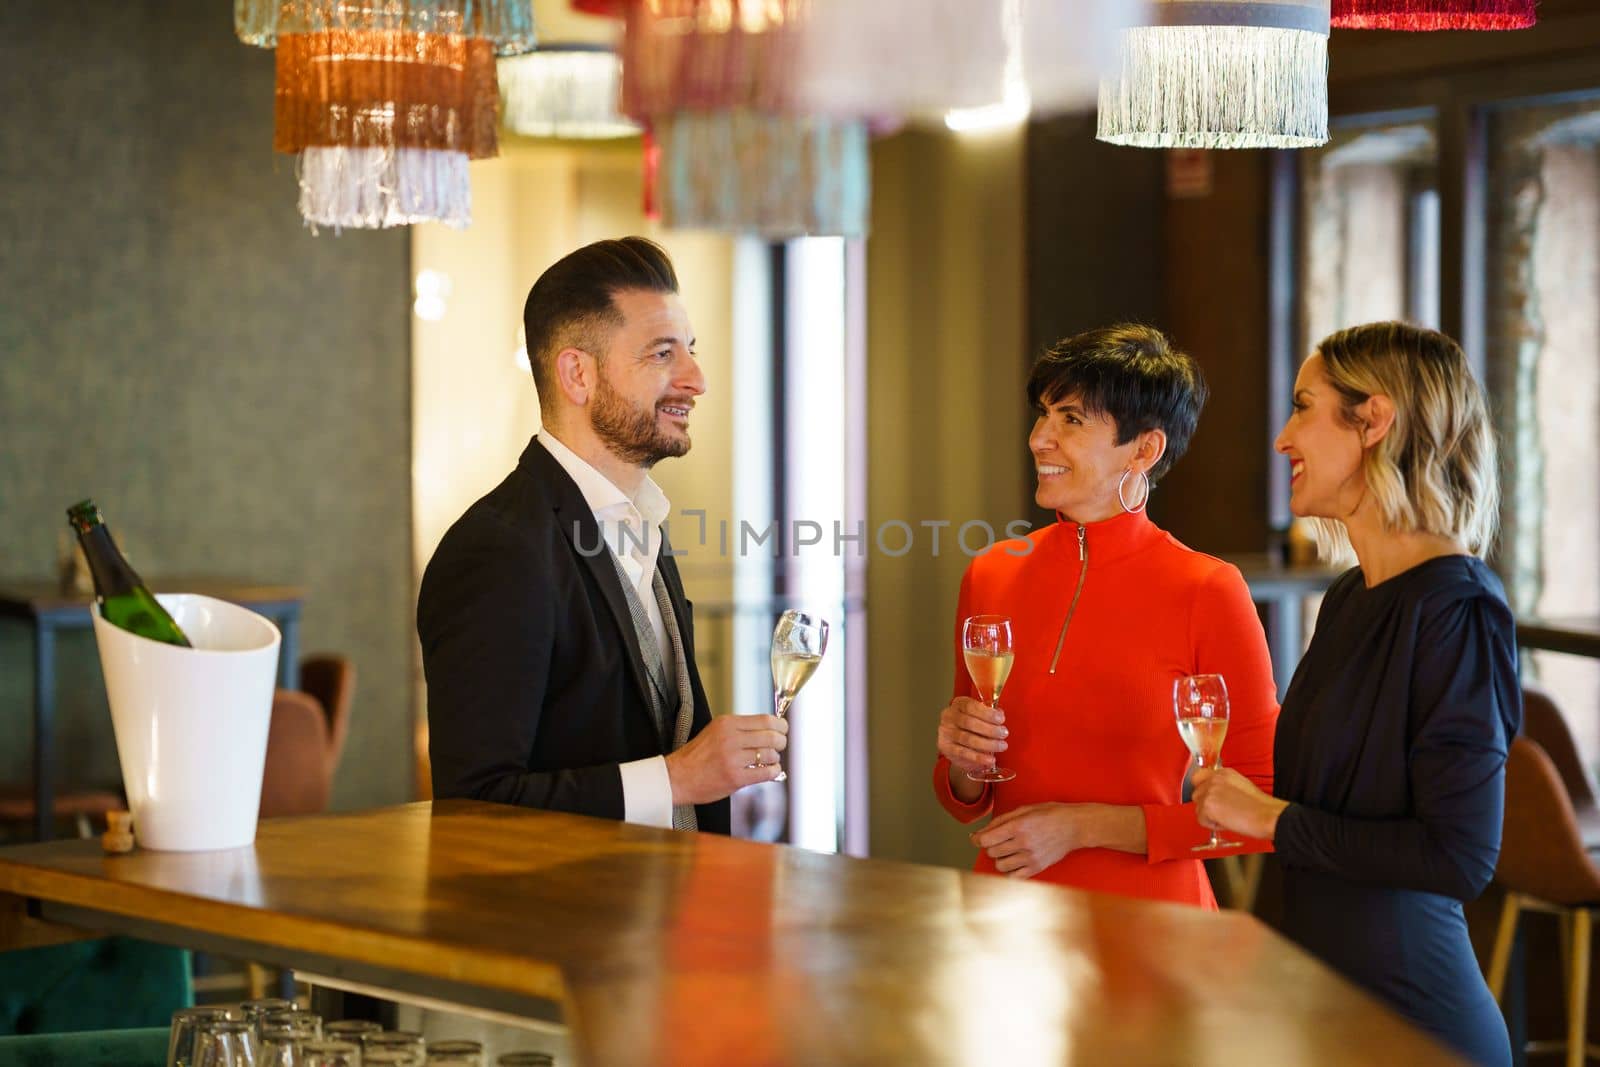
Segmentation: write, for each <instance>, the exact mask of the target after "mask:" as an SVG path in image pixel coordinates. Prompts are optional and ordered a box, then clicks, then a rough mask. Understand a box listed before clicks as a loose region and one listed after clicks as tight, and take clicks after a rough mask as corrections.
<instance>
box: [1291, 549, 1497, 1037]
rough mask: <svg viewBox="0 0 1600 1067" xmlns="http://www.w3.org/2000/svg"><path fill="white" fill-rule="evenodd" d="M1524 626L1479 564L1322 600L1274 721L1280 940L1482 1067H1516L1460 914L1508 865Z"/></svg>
mask: <svg viewBox="0 0 1600 1067" xmlns="http://www.w3.org/2000/svg"><path fill="white" fill-rule="evenodd" d="M1515 633H1516V631H1515V625H1514V623H1513V620H1512V616H1511V611H1510V609H1509V608H1508V607H1507V605H1506V600H1505V592H1504V590H1503V588H1502V587H1501V584H1500V580H1499V579H1498V578H1497V577H1495V575H1494V573H1493V572H1492V571H1491V570H1489V568H1488V567H1487V566H1485V565H1484V564H1483V563H1482V561H1480V560H1477V559H1474V558H1472V557H1469V556H1443V557H1439V558H1436V559H1432V560H1428V561H1427V562H1425V563H1422V564H1420V565H1418V566H1416V567H1413V568H1412V569H1410V570H1408V571H1405V572H1403V573H1401V574H1398V575H1396V576H1395V577H1393V578H1390V579H1389V580H1387V581H1384V582H1380V583H1379V584H1378V585H1376V586H1374V587H1373V588H1371V589H1368V588H1367V587H1366V584H1365V580H1364V578H1363V576H1362V573H1361V570H1360V568H1356V569H1354V570H1351V571H1348V572H1346V573H1345V574H1343V575H1341V576H1340V577H1339V578H1338V580H1337V581H1335V582H1334V584H1333V585H1332V587H1331V588H1330V589H1329V590H1328V594H1327V596H1326V598H1325V599H1324V600H1323V604H1322V610H1321V612H1320V613H1319V615H1318V617H1317V628H1316V633H1315V635H1314V636H1313V638H1312V641H1311V647H1310V648H1309V649H1308V650H1307V652H1306V656H1305V658H1304V659H1303V660H1302V661H1301V663H1300V666H1299V669H1297V670H1296V671H1295V674H1294V680H1293V681H1292V682H1291V683H1290V685H1289V691H1288V694H1287V695H1286V696H1285V697H1284V702H1283V710H1282V712H1281V714H1280V715H1279V718H1278V734H1277V740H1276V743H1275V745H1274V750H1273V756H1274V773H1275V776H1276V777H1275V783H1274V792H1276V794H1277V795H1278V796H1279V797H1281V798H1283V799H1285V800H1288V801H1290V802H1291V803H1290V806H1289V807H1288V808H1287V809H1285V811H1284V812H1283V814H1282V815H1281V816H1279V819H1278V827H1277V834H1276V841H1275V847H1276V850H1277V854H1278V858H1279V862H1280V863H1281V864H1282V865H1283V868H1284V872H1285V874H1284V877H1285V883H1284V894H1285V900H1284V907H1285V919H1284V932H1285V933H1286V934H1287V935H1288V936H1289V937H1291V938H1293V939H1294V940H1295V941H1297V942H1299V943H1300V944H1301V945H1302V946H1304V947H1305V948H1306V949H1307V950H1308V951H1310V952H1312V953H1313V954H1314V955H1316V956H1318V957H1320V958H1321V959H1323V960H1324V961H1326V962H1327V963H1329V964H1330V965H1332V966H1333V967H1334V968H1335V969H1336V970H1338V971H1340V972H1342V973H1343V974H1345V975H1346V976H1347V977H1349V978H1350V979H1351V980H1353V981H1355V982H1356V983H1357V984H1359V985H1362V986H1364V987H1366V988H1367V989H1368V990H1370V991H1372V992H1373V993H1375V994H1377V995H1378V996H1379V997H1380V998H1382V999H1383V1000H1385V1001H1387V1002H1388V1003H1389V1004H1390V1005H1392V1006H1393V1007H1394V1008H1395V1009H1396V1010H1398V1011H1399V1012H1401V1013H1402V1014H1403V1015H1406V1016H1407V1017H1409V1018H1410V1019H1412V1020H1413V1021H1414V1022H1416V1023H1417V1024H1418V1025H1419V1026H1422V1027H1423V1028H1424V1029H1427V1030H1429V1031H1431V1032H1432V1033H1434V1034H1435V1035H1436V1036H1438V1037H1439V1038H1440V1039H1441V1040H1443V1041H1445V1042H1446V1043H1448V1044H1450V1045H1452V1046H1454V1047H1455V1048H1456V1049H1458V1050H1459V1051H1461V1052H1463V1053H1465V1054H1467V1055H1468V1056H1470V1057H1472V1058H1473V1059H1474V1060H1475V1061H1477V1062H1479V1063H1486V1064H1508V1063H1509V1062H1510V1054H1511V1052H1510V1044H1509V1042H1508V1040H1507V1037H1506V1030H1505V1025H1504V1022H1503V1020H1502V1018H1501V1015H1500V1012H1499V1009H1498V1008H1497V1007H1496V1005H1495V1003H1494V1000H1493V998H1492V997H1491V996H1490V995H1489V990H1488V987H1487V986H1486V985H1485V983H1484V980H1483V976H1482V973H1481V972H1480V970H1479V968H1478V962H1477V959H1476V957H1475V956H1474V955H1473V951H1472V943H1471V941H1470V940H1469V939H1468V937H1467V923H1466V918H1465V915H1464V914H1463V912H1462V907H1461V905H1462V902H1463V901H1467V900H1472V899H1473V898H1475V897H1477V896H1478V894H1480V893H1482V892H1483V890H1484V888H1485V887H1486V886H1487V885H1488V884H1489V880H1490V879H1491V878H1492V877H1493V875H1494V867H1495V860H1496V858H1497V856H1498V855H1499V852H1500V827H1501V813H1502V808H1503V805H1504V800H1505V762H1506V752H1507V749H1508V747H1509V745H1510V741H1511V738H1512V737H1513V736H1515V735H1516V732H1517V730H1518V728H1519V726H1520V725H1521V721H1522V695H1521V689H1520V686H1519V683H1518V678H1517V649H1516V637H1515Z"/></svg>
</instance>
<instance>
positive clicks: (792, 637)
mask: <svg viewBox="0 0 1600 1067" xmlns="http://www.w3.org/2000/svg"><path fill="white" fill-rule="evenodd" d="M827 650H828V620H827V619H824V618H821V617H819V616H816V615H808V614H807V613H805V612H803V611H794V610H792V609H791V610H789V611H786V612H784V613H783V614H782V615H781V616H779V617H778V625H776V626H774V627H773V628H772V713H773V714H774V715H776V716H777V717H778V718H780V719H781V718H783V717H784V716H785V715H787V714H788V713H789V705H790V704H793V703H794V698H795V694H796V693H798V692H800V688H801V686H803V685H805V684H806V682H808V681H810V680H811V676H812V675H813V674H815V673H816V671H817V667H818V665H820V664H821V663H822V654H823V653H824V652H826V651H827ZM788 777H789V775H788V773H787V772H785V771H779V772H778V776H777V777H776V778H774V779H773V781H775V782H782V781H786V780H787V779H788Z"/></svg>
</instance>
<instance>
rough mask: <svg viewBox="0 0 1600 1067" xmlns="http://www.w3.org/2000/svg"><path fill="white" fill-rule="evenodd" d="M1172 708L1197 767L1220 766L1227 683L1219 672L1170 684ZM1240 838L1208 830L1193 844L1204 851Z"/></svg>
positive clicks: (1229, 845)
mask: <svg viewBox="0 0 1600 1067" xmlns="http://www.w3.org/2000/svg"><path fill="white" fill-rule="evenodd" d="M1172 712H1173V714H1174V715H1176V716H1177V718H1178V736H1179V737H1181V738H1183V743H1184V744H1185V745H1187V746H1188V748H1189V751H1190V752H1191V753H1193V754H1194V765H1195V767H1196V768H1198V769H1200V770H1213V771H1214V770H1218V769H1220V768H1221V767H1222V741H1223V739H1224V738H1226V737H1227V736H1228V686H1227V684H1226V683H1225V682H1223V680H1222V675H1220V674H1190V675H1185V676H1184V677H1182V678H1179V679H1178V680H1177V681H1176V682H1174V683H1173V684H1172ZM1243 843H1244V842H1242V841H1224V840H1222V839H1221V838H1220V837H1218V836H1217V832H1216V831H1215V830H1213V831H1211V840H1210V841H1207V842H1206V843H1205V844H1203V845H1196V846H1194V849H1193V851H1195V852H1205V851H1209V850H1211V849H1218V848H1237V847H1238V846H1239V845H1242V844H1243Z"/></svg>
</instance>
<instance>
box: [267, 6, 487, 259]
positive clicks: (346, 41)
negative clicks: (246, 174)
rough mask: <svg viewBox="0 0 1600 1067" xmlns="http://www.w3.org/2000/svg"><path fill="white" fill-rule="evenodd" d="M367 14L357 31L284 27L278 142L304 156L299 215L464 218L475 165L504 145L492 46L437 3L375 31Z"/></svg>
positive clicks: (398, 221) (377, 221) (454, 222)
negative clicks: (469, 169)
mask: <svg viewBox="0 0 1600 1067" xmlns="http://www.w3.org/2000/svg"><path fill="white" fill-rule="evenodd" d="M371 12H372V9H370V8H368V9H366V10H365V11H364V12H363V13H362V15H363V18H364V20H365V21H366V22H367V23H368V24H367V25H363V26H361V27H360V28H356V27H352V26H351V25H349V24H348V23H344V22H341V21H340V20H338V19H337V18H335V19H334V20H333V21H324V22H323V23H322V24H321V25H320V26H319V27H317V28H315V29H309V30H307V31H306V32H300V28H299V27H296V28H295V32H286V30H287V25H286V24H280V28H279V34H278V54H277V78H276V83H275V96H276V121H275V125H274V132H273V147H274V148H275V149H277V150H278V151H280V152H285V153H290V154H298V155H299V156H300V166H299V178H300V213H301V215H302V216H303V217H304V218H305V220H306V222H307V223H308V224H310V225H312V226H313V227H315V226H332V227H334V228H336V229H337V228H340V227H345V226H349V227H355V228H362V229H378V228H386V227H390V226H403V225H408V224H410V223H414V222H421V221H426V220H436V221H440V222H444V223H446V224H447V225H451V226H455V227H462V226H466V225H467V224H468V223H470V222H471V203H472V197H471V186H470V184H469V181H468V177H467V161H468V160H469V159H481V158H486V157H489V156H493V155H495V154H496V152H497V150H498V142H497V133H496V126H497V118H498V116H497V110H498V104H499V94H498V92H497V91H496V88H495V68H494V56H493V52H492V46H491V44H490V42H489V41H487V40H485V39H482V38H469V37H467V36H465V35H464V34H462V33H461V32H460V25H461V23H460V21H459V19H457V20H451V19H450V18H449V17H448V15H449V12H448V11H446V12H444V13H443V14H442V15H441V13H440V11H439V10H438V8H434V9H433V10H432V11H430V12H429V13H428V14H427V15H426V16H425V17H419V16H418V14H417V13H416V12H415V11H411V12H406V13H403V14H400V15H398V16H396V17H394V18H393V19H392V21H391V22H390V24H389V25H386V26H378V27H374V26H372V25H370V23H371V22H372V21H376V20H374V19H373V18H372V14H371ZM380 20H381V17H380ZM419 27H427V28H426V29H421V28H419Z"/></svg>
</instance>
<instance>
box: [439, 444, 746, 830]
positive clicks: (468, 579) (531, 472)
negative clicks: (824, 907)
mask: <svg viewBox="0 0 1600 1067" xmlns="http://www.w3.org/2000/svg"><path fill="white" fill-rule="evenodd" d="M600 544H601V541H600V529H599V526H598V524H596V522H595V520H594V513H593V512H592V511H591V510H590V508H589V505H588V502H587V501H585V500H584V497H583V493H582V492H581V491H580V490H579V488H578V485H577V483H576V482H574V481H573V480H572V478H571V477H570V476H569V475H568V474H567V472H566V471H565V470H564V469H563V468H562V466H561V464H559V463H558V462H556V459H555V457H554V456H552V455H550V453H549V451H548V450H547V449H546V448H545V447H544V445H542V444H540V443H539V441H538V440H537V439H535V440H532V441H530V442H529V443H528V447H527V448H526V449H524V450H523V453H522V458H521V459H520V460H519V461H518V462H517V468H516V470H514V471H512V472H511V474H510V475H509V476H507V478H506V480H505V481H503V482H501V483H500V484H499V485H498V486H496V487H495V488H494V489H493V490H492V491H491V492H490V493H489V494H488V495H487V496H485V497H483V499H481V500H479V501H478V502H477V503H475V504H473V505H472V507H470V508H468V509H467V512H466V514H464V515H462V516H461V518H460V519H458V520H456V523H455V525H453V526H451V527H450V530H449V531H448V532H447V533H446V534H445V535H444V539H443V540H442V541H440V542H439V547H438V549H437V550H435V551H434V554H433V559H432V560H430V561H429V562H428V568H427V570H426V571H425V572H424V574H423V576H422V592H421V596H420V598H419V599H418V602H417V635H418V636H419V637H420V638H421V639H422V666H423V671H424V673H425V674H426V676H427V681H428V738H429V740H428V752H429V756H430V757H431V760H432V764H433V793H434V796H436V797H440V798H444V797H471V798H474V799H478V800H490V801H498V802H500V803H504V804H520V805H523V806H525V807H531V808H547V809H550V810H552V811H568V812H575V813H577V814H580V815H597V816H601V817H603V818H612V819H620V818H622V817H623V798H622V776H621V772H620V771H619V770H618V764H621V763H626V762H629V761H631V760H637V759H644V758H646V757H649V756H659V755H663V754H664V752H665V750H664V749H663V747H662V743H661V738H660V735H659V734H658V732H657V730H656V723H655V717H654V715H653V714H652V712H651V710H650V703H649V699H648V697H647V695H646V690H645V686H647V685H649V684H650V683H649V680H648V678H647V676H646V674H645V667H644V661H643V660H642V659H641V658H640V655H639V640H638V636H637V634H636V633H635V632H634V628H633V621H632V616H631V615H630V614H629V611H628V603H627V600H626V598H625V594H624V593H623V590H622V583H621V581H620V580H619V579H618V578H617V571H616V565H615V564H614V563H613V562H612V559H611V554H610V552H609V551H608V550H603V551H598V552H596V551H595V549H596V547H597V546H599V545H600ZM579 546H582V548H583V549H584V551H579ZM656 566H657V569H658V570H659V571H660V573H661V575H662V577H663V578H664V579H665V580H666V584H667V590H668V592H669V594H670V595H671V599H672V608H673V613H674V615H675V616H676V617H677V621H678V630H679V632H680V633H681V634H682V635H683V640H684V653H685V657H686V658H687V660H688V664H689V682H690V686H691V688H692V689H693V692H694V724H693V727H692V730H691V734H694V733H698V732H699V731H700V730H702V729H704V728H705V726H706V724H707V723H708V722H710V720H711V712H710V709H709V707H708V706H707V704H706V694H705V688H704V687H703V686H702V685H701V683H700V672H699V671H698V670H697V669H696V667H695V661H694V620H693V617H692V606H691V605H690V603H689V602H688V600H686V599H685V598H684V595H683V583H682V581H681V580H680V579H679V577H678V568H677V564H676V562H675V561H674V560H673V558H672V557H671V556H670V555H668V554H667V548H666V546H665V545H663V546H662V550H661V552H660V554H659V557H658V562H657V564H656ZM696 811H697V813H698V816H699V826H700V829H702V830H711V831H716V832H719V833H727V832H728V812H729V805H728V801H726V800H721V801H718V802H716V803H713V804H703V805H700V806H699V807H698V808H697V809H696Z"/></svg>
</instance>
